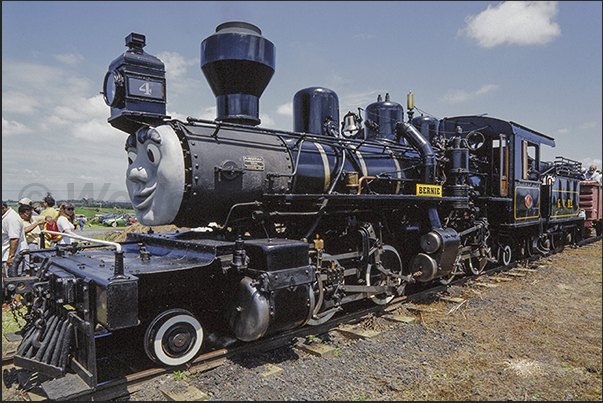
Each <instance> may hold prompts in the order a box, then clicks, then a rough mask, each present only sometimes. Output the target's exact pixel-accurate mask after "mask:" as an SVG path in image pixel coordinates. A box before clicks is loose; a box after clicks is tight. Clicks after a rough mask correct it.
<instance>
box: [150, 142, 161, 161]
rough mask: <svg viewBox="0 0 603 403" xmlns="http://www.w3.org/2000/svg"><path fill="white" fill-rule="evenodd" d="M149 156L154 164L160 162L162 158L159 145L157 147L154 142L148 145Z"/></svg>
mask: <svg viewBox="0 0 603 403" xmlns="http://www.w3.org/2000/svg"><path fill="white" fill-rule="evenodd" d="M147 157H148V158H149V161H151V162H152V163H153V164H158V163H159V160H160V159H161V153H160V152H159V147H157V146H156V145H155V144H153V143H151V144H149V145H147Z"/></svg>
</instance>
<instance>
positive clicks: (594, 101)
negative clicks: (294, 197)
mask: <svg viewBox="0 0 603 403" xmlns="http://www.w3.org/2000/svg"><path fill="white" fill-rule="evenodd" d="M602 4H603V3H602V2H600V1H575V2H574V1H572V2H565V1H561V2H487V1H486V2H481V1H444V2H439V1H418V2H411V1H385V2H380V1H370V2H369V1H366V2H365V1H354V2H345V1H333V2H329V1H321V2H312V1H301V2H297V1H268V2H261V1H260V2H255V1H242V2H237V1H234V2H230V1H219V2H212V1H201V2H192V1H185V2H178V1H170V2H163V1H151V2H145V1H134V2H127V1H119V2H108V1H99V2H96V1H82V2H79V1H78V2H73V1H68V2H60V1H59V2H55V1H43V2H37V1H24V2H21V1H3V2H2V198H3V200H19V199H20V198H22V197H29V198H30V199H32V200H34V201H40V200H42V198H43V197H44V196H45V195H46V193H47V192H50V193H51V194H52V195H53V196H54V197H55V198H56V199H58V200H61V199H67V198H69V199H77V200H79V199H82V198H87V199H90V198H92V199H94V200H111V201H129V198H128V195H127V190H126V186H125V172H126V168H127V155H126V152H125V150H124V144H125V140H126V137H127V135H126V133H124V132H121V131H119V130H117V129H115V128H113V127H112V126H111V125H109V124H108V123H107V118H108V117H109V116H110V108H109V106H107V105H106V104H105V103H104V100H103V97H102V94H101V93H100V92H101V91H102V84H103V79H104V76H105V73H106V72H107V69H108V66H109V64H110V63H111V62H112V61H113V60H114V59H115V58H117V57H119V56H120V55H121V54H123V52H124V51H125V50H126V49H127V48H126V46H125V37H126V36H128V35H129V34H130V33H131V32H135V33H140V34H143V35H145V36H146V47H145V48H144V50H145V52H147V53H149V54H152V55H154V56H157V57H159V58H160V59H161V60H162V61H163V62H164V64H165V66H166V78H167V114H168V115H170V116H171V117H172V118H175V119H180V120H185V119H186V117H188V116H192V117H194V118H203V119H214V118H215V117H216V101H215V96H214V94H213V93H212V91H211V89H210V87H209V85H208V84H207V81H206V80H205V77H204V76H203V73H202V72H201V69H200V44H201V42H202V41H203V40H204V39H205V38H207V37H208V36H210V35H211V34H213V33H214V32H215V28H216V27H217V26H218V25H219V24H221V23H223V22H226V21H245V22H248V23H251V24H254V25H256V26H257V27H259V28H260V29H261V30H262V35H263V36H264V37H265V38H267V39H268V40H270V41H271V42H272V43H273V44H274V45H275V48H276V66H275V73H274V75H273V77H272V79H271V81H270V83H269V84H268V87H267V88H266V90H265V91H264V93H263V94H262V97H261V98H260V105H259V108H260V119H261V124H260V126H261V127H266V128H271V129H281V130H287V131H291V130H292V129H293V117H292V101H293V96H294V95H295V93H296V92H297V91H299V90H301V89H303V88H308V87H315V86H320V87H326V88H329V89H331V90H333V91H335V92H336V93H337V95H338V97H339V114H340V119H343V116H344V115H345V114H346V113H347V112H348V111H352V112H355V113H357V112H358V108H362V109H364V108H366V106H367V105H369V104H371V103H373V102H375V101H376V100H377V96H378V95H379V94H381V95H382V96H385V93H389V94H390V97H391V100H392V101H394V102H398V103H399V104H401V105H402V106H403V108H404V110H405V111H406V97H407V94H408V93H409V92H410V91H412V93H413V94H414V102H415V106H416V107H417V108H418V109H419V110H420V111H422V112H423V113H426V114H429V115H431V116H435V117H437V118H439V119H441V118H444V117H452V116H459V115H477V114H487V115H488V116H492V117H496V118H500V119H503V120H511V121H514V122H517V123H519V124H521V125H523V126H527V127H529V128H531V129H533V130H536V131H538V132H540V133H544V134H546V135H548V136H551V137H553V138H555V141H556V147H555V148H551V147H547V146H544V147H543V149H542V151H541V156H542V159H543V160H544V161H553V160H555V158H556V157H557V156H563V157H565V158H569V159H572V160H575V161H579V162H581V163H582V164H583V166H585V165H586V166H588V165H590V164H595V165H597V167H598V168H601V165H602V157H601V154H602V151H601V149H602V137H603V133H602V129H601V128H602V127H603V126H602V106H601V100H602V98H603V96H602V85H601V81H602V75H603V74H602V64H603V63H602V36H603V35H602V21H601V18H602V17H601V16H602ZM417 115H418V114H417V113H415V116H417Z"/></svg>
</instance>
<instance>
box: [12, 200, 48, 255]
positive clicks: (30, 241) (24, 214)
mask: <svg viewBox="0 0 603 403" xmlns="http://www.w3.org/2000/svg"><path fill="white" fill-rule="evenodd" d="M32 213H33V209H32V208H31V207H30V206H27V205H21V206H19V215H20V216H21V219H22V220H23V231H24V232H25V240H26V241H27V245H28V247H29V250H37V249H40V247H39V245H40V234H41V231H42V230H41V229H40V227H41V226H42V225H44V223H45V222H46V220H47V219H48V220H50V217H39V218H40V219H38V220H35V219H32Z"/></svg>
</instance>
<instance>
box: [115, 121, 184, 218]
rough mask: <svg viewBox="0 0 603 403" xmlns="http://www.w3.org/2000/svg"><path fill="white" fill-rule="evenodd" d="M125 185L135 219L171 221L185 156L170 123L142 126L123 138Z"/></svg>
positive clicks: (178, 199)
mask: <svg viewBox="0 0 603 403" xmlns="http://www.w3.org/2000/svg"><path fill="white" fill-rule="evenodd" d="M126 152H127V153H128V169H127V171H126V187H127V188H128V193H129V195H130V200H131V201H132V206H133V207H134V211H135V212H136V218H137V219H138V221H139V222H140V223H141V224H143V225H147V226H155V225H166V224H171V223H172V221H173V220H174V218H175V217H176V214H178V210H179V209H180V204H181V202H182V196H183V191H184V157H183V153H182V146H181V145H180V141H179V139H178V135H177V134H176V132H174V130H173V129H172V128H171V127H170V126H158V127H143V128H141V129H139V130H138V131H137V132H136V133H134V134H132V135H130V137H128V139H127V141H126Z"/></svg>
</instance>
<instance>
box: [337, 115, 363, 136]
mask: <svg viewBox="0 0 603 403" xmlns="http://www.w3.org/2000/svg"><path fill="white" fill-rule="evenodd" d="M359 129H360V128H359V127H358V125H357V124H356V116H355V115H354V114H353V113H352V112H349V113H348V114H347V115H345V116H344V118H343V128H342V129H341V132H342V134H343V135H344V137H350V136H351V135H353V134H354V133H355V132H357V131H358V130H359Z"/></svg>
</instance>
